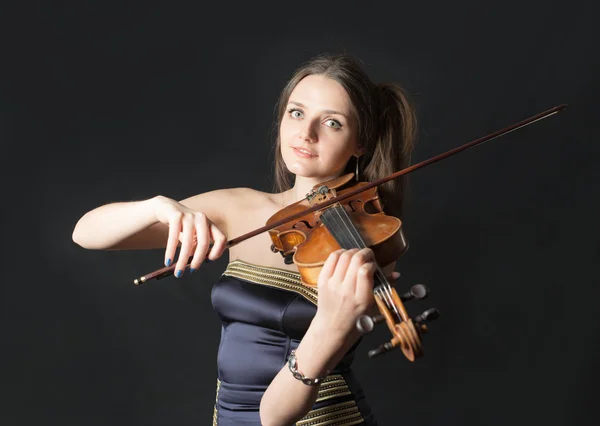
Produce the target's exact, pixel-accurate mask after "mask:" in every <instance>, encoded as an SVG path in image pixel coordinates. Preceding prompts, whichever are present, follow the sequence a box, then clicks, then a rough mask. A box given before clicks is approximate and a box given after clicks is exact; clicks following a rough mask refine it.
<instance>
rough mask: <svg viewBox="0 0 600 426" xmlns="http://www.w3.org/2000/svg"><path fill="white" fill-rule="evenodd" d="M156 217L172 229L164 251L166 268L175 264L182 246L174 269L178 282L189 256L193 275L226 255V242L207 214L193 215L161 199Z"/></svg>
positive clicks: (187, 209) (168, 200) (157, 202)
mask: <svg viewBox="0 0 600 426" xmlns="http://www.w3.org/2000/svg"><path fill="white" fill-rule="evenodd" d="M154 214H155V215H156V219H157V220H158V221H159V222H161V223H164V224H165V225H168V227H169V237H168V239H167V246H166V249H165V265H166V266H171V265H172V264H173V261H174V260H175V259H174V258H175V254H176V252H177V247H178V245H179V242H181V248H180V250H179V257H178V259H177V263H176V266H175V276H176V277H177V278H179V277H181V276H182V275H183V272H184V270H185V267H186V265H187V263H188V259H189V258H190V256H193V258H192V261H191V262H190V271H191V272H194V270H196V269H198V268H199V267H200V265H201V264H202V262H204V260H205V259H206V258H209V259H210V260H216V259H218V258H219V257H221V255H222V254H223V251H224V250H225V248H226V247H225V245H226V244H227V238H226V237H225V234H223V232H221V230H220V229H219V228H217V226H216V225H215V224H214V223H213V222H211V221H210V219H209V218H208V217H207V216H206V215H205V214H204V213H202V212H198V211H193V210H191V209H189V208H188V207H186V206H184V205H183V204H181V203H178V202H177V201H175V200H173V199H171V198H168V197H164V196H158V197H156V199H155V204H154ZM211 242H212V243H213V246H212V248H211V247H210V244H211Z"/></svg>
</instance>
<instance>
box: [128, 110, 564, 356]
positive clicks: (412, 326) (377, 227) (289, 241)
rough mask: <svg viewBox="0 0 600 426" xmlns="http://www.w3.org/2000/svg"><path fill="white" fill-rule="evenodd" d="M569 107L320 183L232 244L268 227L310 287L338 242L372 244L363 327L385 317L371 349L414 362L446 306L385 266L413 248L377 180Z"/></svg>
mask: <svg viewBox="0 0 600 426" xmlns="http://www.w3.org/2000/svg"><path fill="white" fill-rule="evenodd" d="M566 107H567V105H566V104H561V105H558V106H555V107H554V108H551V109H549V110H547V111H544V112H541V113H539V114H536V115H534V116H532V117H529V118H527V119H525V120H522V121H520V122H518V123H515V124H513V125H510V126H508V127H506V128H504V129H501V130H498V131H496V132H494V133H490V134H488V135H486V136H484V137H482V138H479V139H476V140H474V141H471V142H469V143H466V144H464V145H462V146H459V147H457V148H454V149H452V150H450V151H447V152H445V153H442V154H440V155H437V156H435V157H432V158H430V159H428V160H425V161H422V162H420V163H418V164H415V165H413V166H409V167H407V168H405V169H402V170H400V171H397V172H395V173H392V174H391V175H389V176H386V177H384V178H381V179H378V180H376V181H373V182H357V183H354V184H352V180H353V176H354V175H353V174H352V173H350V174H347V175H343V176H340V177H338V178H335V179H332V180H330V181H327V182H323V183H321V184H319V185H315V186H314V187H313V188H312V190H311V191H310V192H309V193H308V194H306V197H305V198H304V199H302V200H300V201H298V202H295V203H293V204H291V205H289V206H286V207H284V208H283V209H282V210H280V211H278V212H277V213H275V214H274V215H273V216H271V217H270V218H269V219H268V220H267V223H266V225H265V226H263V227H261V228H258V229H256V230H254V231H251V232H248V233H246V234H244V235H242V236H240V237H237V238H234V239H232V240H230V241H228V242H227V245H226V248H230V247H233V246H234V245H236V244H239V243H240V242H242V241H244V240H246V239H248V238H251V237H253V236H255V235H258V234H260V233H262V232H266V231H268V232H269V235H270V237H271V241H272V244H271V251H273V252H274V253H280V254H281V255H282V256H283V261H284V262H285V263H286V264H292V263H294V264H296V266H297V268H298V271H299V273H300V277H301V281H302V283H303V284H304V285H306V286H309V287H316V286H317V279H318V276H319V273H320V271H321V268H322V267H323V265H324V263H325V261H326V260H327V257H328V256H329V254H330V253H332V252H334V251H337V250H339V249H346V250H349V249H353V248H357V249H362V248H365V247H368V248H370V249H371V250H373V253H374V255H375V260H376V265H377V268H376V271H375V274H374V285H373V295H374V298H375V302H376V304H377V308H378V310H379V314H378V315H375V316H373V317H371V316H368V315H363V316H361V317H360V318H358V319H357V322H356V328H357V329H358V330H359V331H360V332H361V333H369V332H371V331H372V330H373V329H374V327H375V325H377V324H379V323H383V322H385V323H386V324H387V326H388V329H389V331H390V333H391V335H392V338H391V340H390V341H388V342H385V343H383V344H381V345H380V346H379V347H377V348H375V349H372V350H370V351H369V352H368V356H369V357H370V358H373V357H375V356H378V355H381V354H383V353H386V352H389V351H391V350H392V349H394V348H400V349H401V350H402V352H403V354H404V356H405V357H406V358H407V359H408V360H409V361H411V362H413V361H414V360H415V359H417V358H420V357H422V356H423V347H422V338H423V335H424V334H425V333H427V331H428V327H427V325H426V323H427V322H429V321H432V320H434V319H436V318H438V317H439V315H440V313H439V311H438V310H437V309H435V308H432V309H428V310H426V311H424V312H423V313H421V314H419V315H417V316H415V317H414V318H411V317H410V316H409V315H408V313H407V311H406V308H405V307H404V302H407V301H410V300H415V299H424V298H425V297H426V296H427V293H428V291H429V290H428V288H427V287H425V286H424V285H422V284H417V285H414V286H412V287H411V289H410V290H409V291H408V292H406V293H404V294H402V295H401V296H400V295H398V293H397V291H396V289H395V288H394V287H393V286H392V285H391V284H390V283H389V282H388V280H387V278H386V277H385V275H384V273H383V272H382V267H385V266H386V265H388V264H390V263H392V262H393V261H395V260H397V259H398V258H399V257H400V256H402V255H403V254H404V253H405V252H406V250H407V249H408V243H407V241H406V238H405V236H404V234H403V230H402V222H401V220H400V219H398V218H396V217H393V216H389V215H386V214H385V213H384V212H383V208H382V204H381V202H380V200H379V196H378V193H377V187H378V186H379V185H381V184H383V183H385V182H388V181H389V180H392V179H396V178H398V177H400V176H403V175H405V174H408V173H411V172H413V171H415V170H417V169H420V168H422V167H425V166H427V165H430V164H433V163H435V162H437V161H440V160H442V159H445V158H448V157H449V156H451V155H454V154H457V153H459V152H462V151H465V150H467V149H469V148H473V147H475V146H476V145H479V144H482V143H484V142H487V141H489V140H492V139H495V138H498V137H500V136H502V135H504V134H507V133H509V132H512V131H515V130H517V129H520V128H522V127H525V126H527V125H529V124H532V123H534V122H536V121H539V120H542V119H544V118H547V117H550V116H552V115H554V114H557V113H558V112H560V111H562V110H563V109H564V108H566ZM191 260H192V257H190V258H189V260H188V265H189V263H190V262H191ZM174 269H175V266H174V265H172V266H169V267H164V268H161V269H158V270H156V271H154V272H152V273H150V274H147V275H144V276H142V277H140V278H137V279H135V280H134V284H135V285H140V284H142V283H145V282H147V281H149V280H150V279H154V278H155V279H162V278H165V277H167V276H169V275H172V274H173V272H174Z"/></svg>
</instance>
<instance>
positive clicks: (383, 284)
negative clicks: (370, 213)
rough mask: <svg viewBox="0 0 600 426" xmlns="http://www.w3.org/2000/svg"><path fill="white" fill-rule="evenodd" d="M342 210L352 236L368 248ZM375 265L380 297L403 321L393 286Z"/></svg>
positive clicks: (377, 265) (344, 210) (341, 207)
mask: <svg viewBox="0 0 600 426" xmlns="http://www.w3.org/2000/svg"><path fill="white" fill-rule="evenodd" d="M340 209H341V210H342V212H343V213H344V216H345V218H346V220H343V219H342V222H345V223H347V224H350V225H346V226H347V227H348V229H349V230H350V233H351V234H352V233H354V234H355V235H356V236H355V239H358V240H360V242H361V244H362V247H366V246H367V245H366V243H365V242H364V240H363V239H362V237H361V235H360V233H359V232H358V229H356V226H355V225H354V223H353V222H352V219H351V218H350V216H349V215H348V212H347V211H346V209H344V208H343V206H340ZM338 214H339V215H340V216H341V214H340V212H339V211H338ZM352 231H354V232H352ZM362 247H361V248H362ZM375 265H376V267H377V269H376V271H375V273H376V275H377V278H378V279H379V282H380V284H379V285H378V286H377V291H378V295H379V297H380V298H381V299H382V300H383V301H384V302H385V303H386V304H387V305H388V308H390V307H391V308H392V309H393V311H394V313H395V314H396V318H397V320H398V321H402V317H401V315H400V312H398V308H397V307H396V304H395V303H394V301H393V300H394V299H393V297H392V292H391V285H390V283H389V282H388V280H387V278H386V276H385V274H384V273H383V271H382V270H381V268H380V266H379V264H378V263H377V262H375Z"/></svg>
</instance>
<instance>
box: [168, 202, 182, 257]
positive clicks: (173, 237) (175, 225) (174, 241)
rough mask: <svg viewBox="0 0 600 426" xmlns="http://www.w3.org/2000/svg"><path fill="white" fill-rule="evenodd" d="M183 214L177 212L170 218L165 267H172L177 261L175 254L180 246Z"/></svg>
mask: <svg viewBox="0 0 600 426" xmlns="http://www.w3.org/2000/svg"><path fill="white" fill-rule="evenodd" d="M182 216H183V213H181V212H176V213H173V214H172V215H171V216H170V217H169V237H168V238H167V247H166V248H165V265H166V266H171V264H172V263H173V260H174V259H175V252H176V251H177V246H178V245H179V231H180V230H181V217H182Z"/></svg>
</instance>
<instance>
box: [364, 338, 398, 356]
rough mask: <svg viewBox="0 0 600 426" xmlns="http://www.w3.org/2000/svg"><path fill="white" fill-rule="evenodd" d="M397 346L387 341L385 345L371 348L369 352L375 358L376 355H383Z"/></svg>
mask: <svg viewBox="0 0 600 426" xmlns="http://www.w3.org/2000/svg"><path fill="white" fill-rule="evenodd" d="M394 348H395V346H394V345H392V344H391V343H390V342H385V343H384V344H383V345H379V347H378V348H375V349H371V350H370V351H369V353H368V356H369V358H375V357H376V356H379V355H382V354H384V353H387V352H389V351H391V350H392V349H394Z"/></svg>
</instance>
